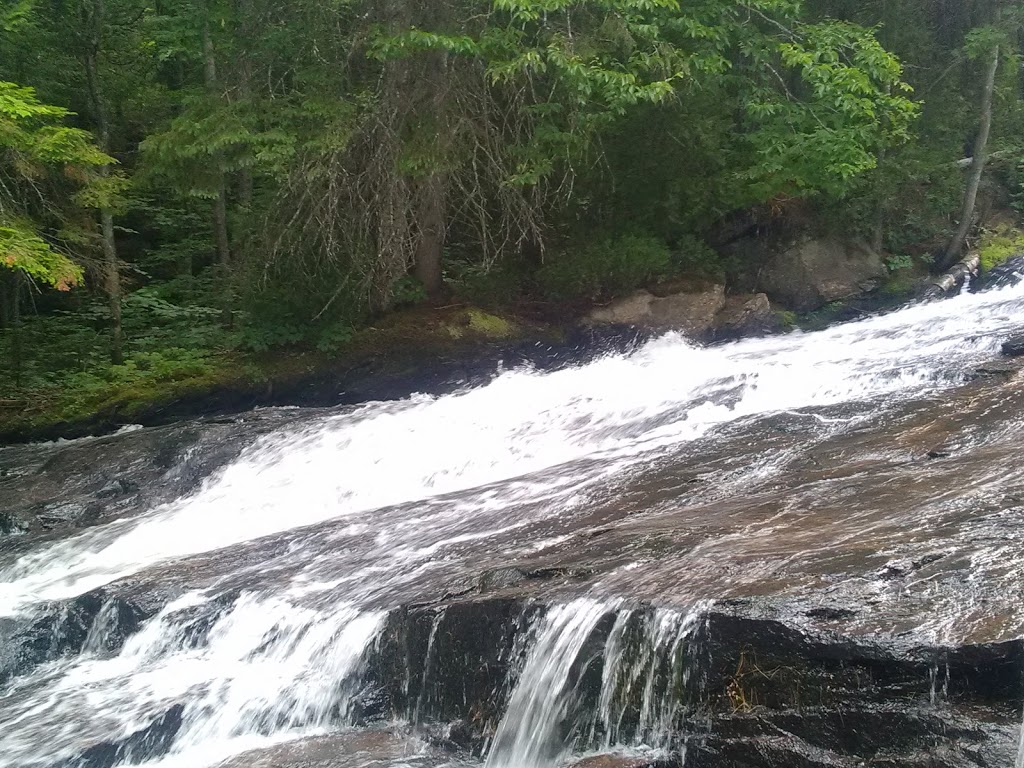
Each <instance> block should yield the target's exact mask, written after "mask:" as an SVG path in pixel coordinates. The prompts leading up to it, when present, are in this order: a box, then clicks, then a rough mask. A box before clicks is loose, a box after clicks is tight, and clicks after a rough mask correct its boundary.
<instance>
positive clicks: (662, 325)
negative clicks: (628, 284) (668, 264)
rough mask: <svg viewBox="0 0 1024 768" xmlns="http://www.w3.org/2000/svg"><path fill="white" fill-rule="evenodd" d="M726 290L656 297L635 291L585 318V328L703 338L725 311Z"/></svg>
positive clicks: (717, 287) (715, 287) (711, 288)
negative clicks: (622, 328)
mask: <svg viewBox="0 0 1024 768" xmlns="http://www.w3.org/2000/svg"><path fill="white" fill-rule="evenodd" d="M725 303H726V302H725V286H724V285H712V286H709V287H706V288H703V289H702V290H698V291H687V292H679V293H671V294H669V295H667V296H655V295H654V294H653V293H650V292H648V291H637V292H636V293H634V294H632V295H630V296H627V297H626V298H624V299H619V300H617V301H614V302H612V303H611V304H609V305H608V306H606V307H600V308H598V309H595V310H593V311H592V312H591V313H590V314H589V315H587V317H586V323H587V324H588V325H630V326H634V327H636V328H644V329H647V330H653V331H670V330H671V331H679V332H681V333H684V334H686V335H687V336H694V337H699V336H704V335H706V334H707V333H708V332H709V331H710V330H711V328H712V326H713V324H714V321H715V316H716V315H717V314H718V313H719V312H721V311H722V309H723V308H724V307H725Z"/></svg>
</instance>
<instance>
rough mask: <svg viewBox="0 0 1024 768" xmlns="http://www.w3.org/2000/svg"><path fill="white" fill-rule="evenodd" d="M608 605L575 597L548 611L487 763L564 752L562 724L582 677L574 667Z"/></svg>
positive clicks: (521, 767) (502, 767)
mask: <svg viewBox="0 0 1024 768" xmlns="http://www.w3.org/2000/svg"><path fill="white" fill-rule="evenodd" d="M609 608H610V606H608V605H607V604H604V603H601V602H599V601H596V600H577V601H574V602H571V603H567V604H566V605H561V606H557V607H555V608H552V609H551V610H550V611H549V612H548V614H547V615H546V616H545V618H544V622H543V625H542V626H541V628H540V629H539V631H538V632H537V640H536V643H535V645H534V647H533V650H532V651H531V652H530V655H529V657H528V659H527V661H526V665H525V666H524V667H523V671H522V674H521V675H520V678H519V682H518V683H517V685H516V688H515V690H514V691H513V692H512V698H511V700H510V701H509V704H508V709H507V710H506V711H505V716H504V718H502V721H501V723H500V724H499V726H498V731H497V733H495V735H494V742H493V744H492V745H491V751H490V754H489V756H488V758H487V766H486V768H544V766H549V765H556V764H557V763H558V762H559V759H560V758H561V757H563V756H564V755H565V753H566V751H567V748H568V746H569V745H567V744H566V738H565V737H564V735H563V734H561V733H560V729H561V728H562V727H563V726H565V725H566V718H567V716H568V714H569V707H570V705H571V704H572V703H573V698H574V694H575V683H576V682H578V681H576V680H574V679H573V676H572V675H571V674H570V673H571V672H572V669H573V666H574V665H575V664H576V662H577V659H578V657H579V654H580V651H581V650H582V649H583V647H584V644H585V643H586V642H587V640H588V639H589V638H590V636H591V634H592V633H593V631H594V628H595V627H596V626H597V623H598V622H599V621H600V620H601V618H602V617H604V616H605V615H606V614H607V613H608V611H609Z"/></svg>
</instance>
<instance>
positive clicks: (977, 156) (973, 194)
mask: <svg viewBox="0 0 1024 768" xmlns="http://www.w3.org/2000/svg"><path fill="white" fill-rule="evenodd" d="M998 69H999V46H998V45H997V46H996V47H995V49H994V50H993V51H992V60H991V62H990V63H989V65H988V71H987V72H986V73H985V90H984V94H983V96H982V101H981V126H980V128H979V130H978V137H977V139H975V142H974V157H973V158H972V159H971V170H970V172H969V173H968V176H967V191H966V193H965V194H964V205H963V208H962V209H961V211H960V226H959V227H958V228H957V231H956V234H955V235H953V238H952V239H951V240H950V241H949V245H948V246H946V251H945V253H944V254H943V256H942V260H941V262H940V263H939V267H940V268H941V269H948V268H949V267H951V266H952V265H953V264H955V263H956V261H957V259H959V258H960V253H961V251H962V250H963V246H964V241H966V240H967V234H968V233H969V232H970V231H971V224H972V222H973V219H974V206H975V203H977V201H978V188H979V187H980V186H981V177H982V174H983V173H984V172H985V161H986V159H987V158H986V155H985V152H986V150H987V149H988V135H989V132H990V131H991V130H992V101H993V96H994V94H995V89H996V72H997V70H998Z"/></svg>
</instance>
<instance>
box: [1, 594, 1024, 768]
mask: <svg viewBox="0 0 1024 768" xmlns="http://www.w3.org/2000/svg"><path fill="white" fill-rule="evenodd" d="M230 599H231V598H230V597H225V600H227V601H228V602H230ZM222 602H223V601H222ZM226 607H227V604H224V605H220V606H219V609H224V608H226ZM52 608H53V609H52V612H51V614H50V615H49V616H48V617H44V618H40V619H37V620H36V621H35V622H33V623H29V624H21V625H19V624H17V623H15V622H12V621H10V620H7V621H6V623H0V649H3V655H2V656H0V675H2V677H0V679H3V680H5V681H6V680H9V678H10V677H11V676H12V675H14V674H24V673H25V672H27V671H29V670H30V669H31V668H32V667H34V666H36V665H38V664H41V663H43V662H46V661H53V660H55V659H59V658H61V657H64V656H68V655H73V654H77V653H81V652H90V653H97V654H100V655H103V654H114V653H116V652H117V651H118V650H119V648H120V647H121V645H122V644H123V643H124V641H125V639H126V638H127V637H128V636H130V635H131V634H132V633H133V632H135V631H137V629H138V627H139V626H140V623H141V622H142V621H144V620H145V618H146V615H147V614H149V613H152V612H153V611H155V610H156V607H155V606H152V605H149V606H145V607H143V606H139V605H134V604H132V602H131V601H130V600H126V599H125V598H123V597H120V596H118V595H116V594H113V593H111V592H97V593H93V594H90V595H87V596H84V597H82V598H79V599H77V600H75V601H72V602H70V603H68V604H62V605H55V606H53V607H52ZM547 610H548V607H547V606H546V605H544V604H542V603H539V602H535V601H531V600H527V599H525V598H522V599H521V598H499V599H470V600H464V601H454V602H449V603H446V604H442V605H420V606H408V607H404V608H400V609H396V610H394V611H392V612H390V614H389V615H388V618H387V620H386V624H385V627H384V629H383V631H382V632H381V634H380V635H379V637H378V638H377V641H376V642H375V643H374V644H372V646H371V647H370V648H369V650H368V651H367V655H366V658H365V665H364V669H363V671H362V672H361V678H360V680H359V681H357V683H358V684H357V685H356V688H355V689H356V690H358V693H357V694H356V696H355V700H354V701H349V700H347V701H346V704H352V705H353V706H352V707H351V708H350V709H349V711H350V713H351V714H350V716H349V719H348V720H347V721H346V722H342V721H339V723H338V726H339V728H342V727H343V726H345V725H346V723H347V725H350V726H351V725H355V726H358V727H360V728H370V729H373V728H380V727H381V726H382V725H384V724H387V723H392V722H394V721H404V722H406V723H408V724H409V725H408V726H407V727H409V728H412V729H413V730H414V731H415V732H416V733H418V734H420V736H421V737H423V738H425V739H426V740H427V742H428V743H430V744H432V745H433V748H435V749H436V750H437V751H438V754H440V755H448V756H458V757H459V759H462V760H478V759H480V757H481V756H482V754H483V752H484V751H485V749H486V747H487V745H488V744H489V742H490V740H491V739H492V738H493V736H494V734H495V730H496V728H497V726H498V723H499V722H500V720H501V718H502V715H503V714H504V712H505V708H506V706H507V705H508V702H509V699H510V696H511V695H512V692H513V690H514V689H515V687H516V685H517V684H522V676H523V674H524V672H523V669H524V664H525V663H526V661H527V659H528V657H529V651H530V648H531V643H532V641H533V640H534V639H535V635H536V632H537V630H538V627H541V626H542V625H543V618H544V616H545V614H546V612H547ZM664 610H665V609H659V608H655V607H652V606H650V605H645V604H640V605H635V606H623V605H618V606H615V607H612V606H611V605H610V606H609V608H608V609H607V611H606V612H605V613H604V614H603V615H602V617H601V618H600V620H599V621H598V622H597V623H596V624H595V625H594V627H593V629H592V631H591V632H590V634H589V635H588V636H587V638H586V642H585V644H584V647H583V649H582V650H581V651H580V652H579V653H578V654H577V655H576V657H575V660H574V661H573V664H572V668H571V671H570V675H569V677H570V678H571V679H568V680H566V682H565V686H566V691H569V692H570V693H569V694H566V696H567V698H566V702H567V707H566V711H567V712H568V715H567V716H566V717H565V718H564V721H563V722H560V723H558V725H557V728H556V729H555V730H554V731H553V734H552V735H553V738H555V739H556V740H558V741H560V740H562V739H564V740H566V742H568V743H574V744H575V746H576V748H577V751H578V752H588V751H592V750H593V749H594V748H595V747H598V748H599V747H600V745H601V744H602V743H604V742H605V741H606V740H610V741H612V742H613V743H624V744H631V743H634V744H641V743H644V744H652V743H657V744H659V745H660V746H661V747H662V748H663V749H662V751H661V752H660V753H659V755H660V757H658V758H657V759H653V758H651V759H638V758H636V757H635V756H632V757H626V758H623V757H613V756H605V757H601V758H596V757H594V758H588V760H589V762H588V761H586V760H585V761H584V762H583V763H581V764H580V766H581V768H582V767H583V766H587V768H626V767H627V766H628V768H642V766H653V765H658V766H662V767H663V768H664V767H667V766H673V767H675V768H679V766H683V765H685V766H686V767H687V768H794V767H800V768H836V767H843V768H847V767H848V768H854V767H855V766H863V767H865V768H883V767H884V768H896V767H897V766H899V767H900V768H912V767H916V766H921V767H922V768H923V767H924V766H927V767H928V768H983V767H984V768H988V767H995V766H1000V767H1005V766H1010V765H1012V764H1013V761H1014V755H1015V753H1016V739H1017V735H1018V730H1019V727H1020V708H1021V705H1022V693H1024V686H1022V680H1024V644H1022V643H1021V642H1019V641H1014V642H1005V643H996V644H980V645H964V646H959V647H939V646H927V645H925V646H907V645H906V644H903V643H896V642H889V641H886V640H884V639H879V640H865V639H863V638H857V637H855V636H847V635H844V634H843V632H842V631H841V623H842V616H840V615H838V614H837V615H835V616H831V617H817V618H819V619H822V618H824V619H827V620H828V621H829V622H830V624H831V625H833V626H835V625H836V624H837V623H838V625H839V626H840V629H832V630H821V629H811V628H808V627H807V626H806V619H807V617H804V616H801V615H799V614H798V613H796V612H795V609H793V610H794V612H793V613H792V614H791V615H789V616H786V615H785V613H784V610H785V609H780V610H782V611H783V612H782V613H778V612H777V614H776V617H773V618H765V617H764V616H763V615H762V614H763V608H762V606H760V605H759V604H758V602H757V601H753V600H742V601H733V602H730V603H720V604H711V605H707V606H704V607H703V608H701V609H700V612H699V613H698V614H696V615H693V616H690V617H689V618H688V619H687V620H685V621H681V622H679V623H678V625H677V626H678V631H677V632H676V633H675V635H674V636H672V637H669V636H668V635H666V633H665V631H664V627H665V626H666V614H665V613H664ZM674 615H679V616H682V615H683V612H677V613H676V614H674ZM778 616H782V617H783V618H782V620H780V618H778ZM812 618H813V617H812ZM211 620H212V619H211V618H210V617H206V619H204V618H203V617H200V616H192V617H189V621H191V622H193V629H194V631H193V633H192V634H191V635H190V637H191V638H192V639H191V642H194V643H195V644H202V643H203V642H205V640H204V627H205V628H206V629H208V628H209V623H210V621H211ZM801 625H803V626H801ZM655 627H661V629H660V630H657V631H655V630H654V628H655ZM613 636H615V638H616V639H615V640H614V641H613V640H612V637H613ZM616 643H617V644H618V645H616ZM614 648H618V649H619V650H616V651H614V652H612V650H611V649H614ZM608 679H612V680H621V681H624V682H628V681H633V684H632V685H625V684H624V685H623V686H620V687H618V688H616V689H615V693H614V696H613V697H612V699H613V700H614V713H613V714H614V718H613V719H612V720H611V721H609V720H608V718H607V716H606V715H607V713H606V712H604V711H603V710H602V706H607V705H606V704H603V703H602V699H608V696H607V691H608V690H609V689H607V688H603V686H606V685H607V682H606V681H607V680H608ZM644 681H648V682H647V683H644ZM340 683H341V681H339V690H340ZM541 693H542V694H544V695H552V694H553V692H552V691H543V692H541ZM652 702H654V704H652ZM346 708H347V707H346ZM339 711H340V710H339ZM652 714H653V715H655V717H654V718H653V719H652V717H651V716H652ZM339 717H340V715H339ZM181 724H182V707H181V704H176V705H174V706H171V707H170V708H169V709H168V710H167V711H166V712H164V713H163V714H162V715H160V716H159V717H157V718H155V719H154V720H153V722H152V723H150V724H149V725H148V726H147V727H145V728H143V729H140V730H139V731H137V732H135V733H132V734H129V735H127V736H125V737H124V738H122V739H119V740H116V741H113V742H100V743H96V744H92V745H90V746H89V747H88V748H86V749H85V750H84V751H83V752H82V753H81V754H80V755H78V756H77V757H76V758H75V759H74V760H71V761H63V762H61V763H58V764H55V765H54V768H57V767H58V765H59V766H60V768H70V766H71V765H74V766H76V767H77V768H110V767H111V766H113V765H116V764H118V762H119V761H121V760H122V759H124V758H125V757H126V756H128V755H131V756H132V758H133V759H136V760H138V759H140V758H141V757H143V756H150V757H156V756H159V755H161V754H163V753H164V752H166V750H167V749H168V748H169V746H170V744H171V743H172V741H173V738H174V735H175V733H176V732H177V731H178V729H179V728H180V727H181ZM652 724H654V725H653V726H652ZM388 727H393V726H388ZM610 731H611V733H610ZM609 735H611V736H612V737H613V738H612V739H607V737H608V736H609ZM360 738H362V739H363V741H368V742H369V743H370V744H371V746H370V747H368V748H369V749H370V754H371V756H372V753H373V747H372V744H373V743H374V742H373V740H372V739H370V737H367V736H364V737H360ZM361 743H362V742H361ZM388 743H390V742H388ZM361 748H367V747H366V744H363V746H362V747H361ZM381 748H382V749H383V747H381ZM331 749H333V748H329V745H327V746H324V745H320V746H319V747H318V748H317V751H318V754H321V755H322V757H323V758H324V759H323V762H315V763H309V762H304V761H303V760H300V759H299V757H300V756H301V755H303V754H306V752H308V748H306V747H302V748H300V747H296V748H295V750H294V751H293V750H289V749H284V748H281V749H277V748H275V750H274V751H272V752H269V753H267V754H266V755H264V756H262V757H258V758H257V757H252V758H251V759H250V758H247V759H246V760H245V764H246V765H259V766H266V768H286V767H287V768H298V766H300V765H311V764H315V765H318V766H323V767H324V768H335V766H348V765H350V763H348V762H346V761H345V760H344V759H343V757H344V755H343V753H342V752H340V751H339V752H338V753H337V755H336V758H337V759H336V760H334V759H332V758H331V756H330V755H331V754H332V752H331ZM339 749H340V748H339ZM325 750H326V752H325ZM360 754H362V753H360ZM290 755H291V756H290ZM381 757H383V755H382V756H381ZM361 759H363V760H365V759H367V758H366V756H365V755H363V757H362V758H361ZM235 764H236V763H229V765H235ZM237 764H238V765H241V763H237ZM355 764H356V763H352V765H355Z"/></svg>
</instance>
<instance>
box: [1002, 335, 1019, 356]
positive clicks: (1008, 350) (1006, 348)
mask: <svg viewBox="0 0 1024 768" xmlns="http://www.w3.org/2000/svg"><path fill="white" fill-rule="evenodd" d="M1003 354H1004V355H1006V356H1007V357H1020V356H1021V355H1024V336H1018V337H1016V338H1013V339H1009V340H1007V341H1005V342H1003Z"/></svg>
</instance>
